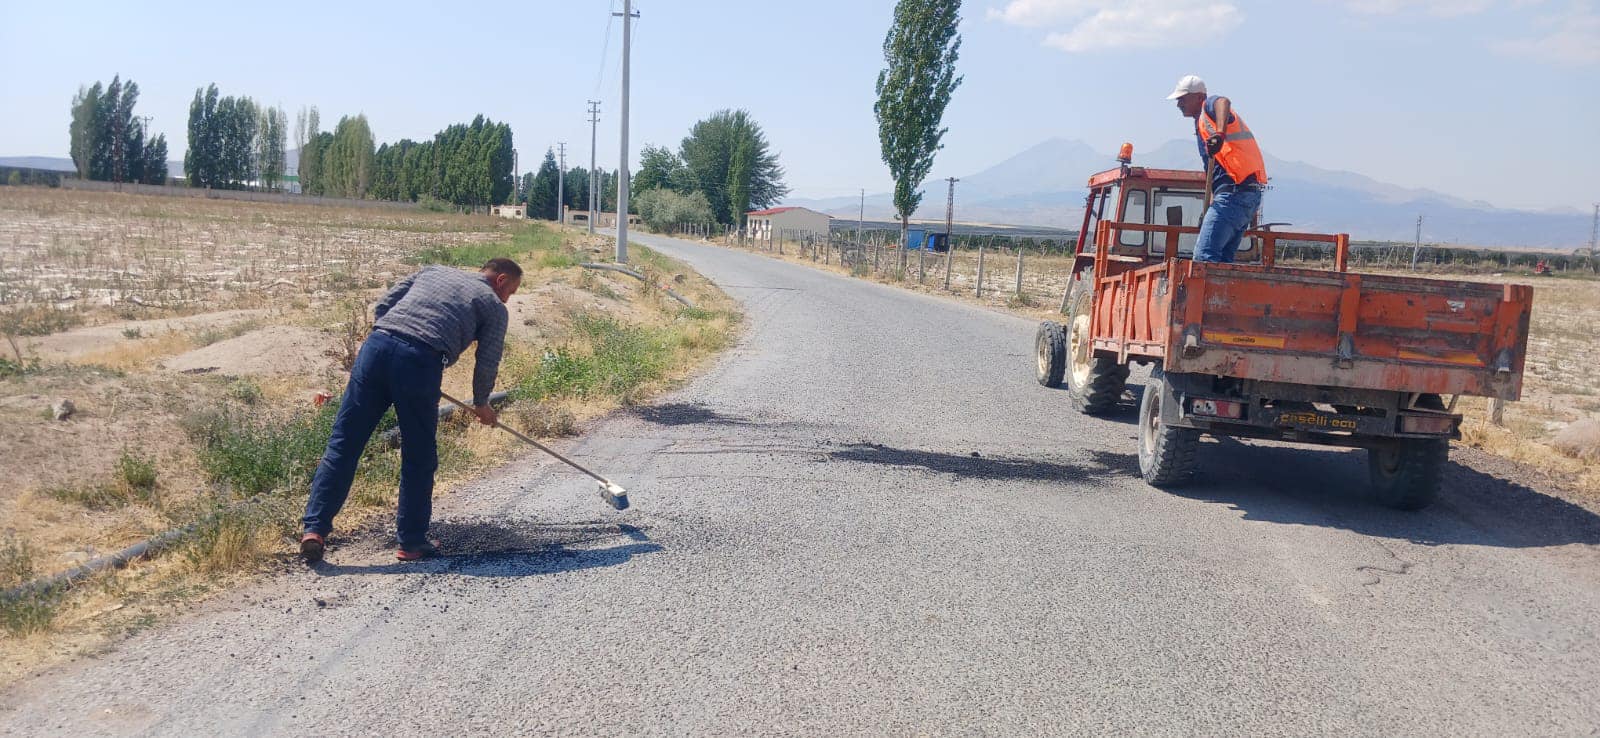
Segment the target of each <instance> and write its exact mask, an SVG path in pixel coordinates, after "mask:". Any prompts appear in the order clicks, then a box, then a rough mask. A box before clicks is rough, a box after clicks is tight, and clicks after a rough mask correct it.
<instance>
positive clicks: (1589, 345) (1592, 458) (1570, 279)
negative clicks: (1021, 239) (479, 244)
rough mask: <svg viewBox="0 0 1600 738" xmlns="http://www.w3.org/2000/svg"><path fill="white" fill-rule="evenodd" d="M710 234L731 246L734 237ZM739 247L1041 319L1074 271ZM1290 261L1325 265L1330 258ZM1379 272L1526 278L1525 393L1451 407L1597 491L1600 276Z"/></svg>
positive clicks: (1507, 452) (1005, 258)
mask: <svg viewBox="0 0 1600 738" xmlns="http://www.w3.org/2000/svg"><path fill="white" fill-rule="evenodd" d="M715 242H716V243H719V244H720V245H724V246H730V247H738V242H737V241H736V240H729V239H717V240H716V241H715ZM745 248H748V249H749V250H752V251H758V252H760V253H764V254H766V255H768V256H772V257H775V258H782V259H786V260H790V261H798V262H804V263H807V264H811V265H814V266H816V267H818V268H823V269H829V270H832V271H835V272H838V273H841V274H853V275H855V276H857V277H862V278H865V279H873V280H876V281H879V282H883V283H886V284H893V285H896V286H899V287H903V288H907V289H916V290H921V291H924V292H930V293H937V294H948V295H952V296H955V297H958V298H960V299H962V300H966V301H973V302H979V303H981V304H984V305H987V306H989V307H991V308H994V309H999V310H1007V311H1010V312H1014V313H1017V314H1020V315H1025V316H1027V317H1030V318H1038V319H1041V320H1045V319H1053V318H1056V317H1058V313H1057V310H1058V308H1059V306H1060V304H1061V299H1062V296H1063V294H1064V293H1065V291H1066V287H1067V281H1068V279H1069V278H1070V276H1071V273H1072V259H1070V258H1068V257H1065V256H1041V255H1039V254H1038V253H1036V252H1028V253H1024V254H1023V255H1022V280H1021V284H1022V288H1021V290H1020V291H1018V290H1017V263H1018V255H1017V250H1016V249H1014V248H1009V247H1007V246H1003V245H1002V246H999V247H997V248H994V249H987V248H986V249H985V251H984V255H983V267H984V268H983V272H982V273H983V279H982V285H983V294H982V297H981V298H980V297H979V296H978V294H977V289H976V288H977V286H978V284H979V279H978V274H979V269H978V262H979V257H978V254H977V253H976V252H975V251H966V250H958V251H956V252H955V253H954V254H953V255H952V258H951V260H950V261H951V264H950V289H949V290H948V291H947V290H945V289H944V274H945V263H944V254H932V253H930V254H926V255H925V256H924V257H923V258H924V259H925V261H923V262H922V263H921V264H920V267H919V261H918V258H919V254H918V253H917V252H911V253H909V254H907V255H906V256H907V258H906V265H905V268H904V270H903V271H902V270H900V269H899V268H898V264H899V262H898V261H897V260H898V259H899V257H900V255H901V254H900V252H899V251H898V250H882V251H880V252H878V254H877V255H876V256H877V269H876V270H873V269H872V268H871V267H870V265H871V264H872V262H873V257H874V255H873V253H872V252H871V251H870V250H868V251H867V252H865V254H864V255H863V257H862V260H861V262H860V263H861V266H856V267H855V268H853V269H849V268H846V267H844V266H842V265H840V264H839V260H838V252H837V251H832V252H828V253H826V254H825V253H824V249H821V248H815V249H812V248H807V246H806V245H805V244H802V243H795V242H792V241H791V242H788V243H785V244H781V245H779V244H773V245H772V246H771V247H770V248H768V247H767V245H766V244H754V243H751V244H747V245H746V246H745ZM780 249H781V253H780ZM1293 266H1304V267H1307V268H1331V264H1324V265H1321V266H1320V267H1318V265H1314V264H1298V263H1296V264H1294V265H1293ZM1354 271H1362V270H1361V269H1354ZM1381 271H1382V272H1383V273H1391V274H1407V275H1416V276H1424V277H1426V276H1437V277H1440V278H1444V279H1464V280H1469V281H1478V282H1490V283H1512V284H1528V285H1533V287H1534V308H1533V320H1532V325H1531V326H1530V335H1529V341H1528V360H1527V366H1526V373H1525V376H1524V383H1523V396H1522V400H1521V401H1520V402H1514V403H1510V404H1508V405H1507V406H1506V408H1505V412H1504V417H1503V425H1498V426H1497V425H1495V424H1493V423H1491V422H1490V414H1491V413H1490V410H1491V408H1490V404H1489V402H1488V400H1486V399H1482V398H1463V399H1462V401H1461V405H1460V406H1458V410H1460V411H1462V412H1463V413H1464V414H1465V416H1466V422H1465V423H1464V425H1463V436H1464V437H1463V442H1464V443H1466V444H1468V445H1471V446H1474V447H1477V448H1481V449H1484V450H1486V451H1489V452H1491V453H1495V454H1497V455H1500V456H1503V457H1506V458H1508V459H1511V460H1514V461H1518V462H1522V463H1524V464H1525V465H1526V466H1527V467H1530V468H1531V470H1532V471H1533V472H1534V473H1539V474H1545V475H1550V476H1552V477H1554V478H1557V479H1558V480H1560V481H1562V482H1564V483H1567V484H1569V485H1571V486H1573V487H1575V488H1578V489H1582V490H1585V491H1586V492H1587V493H1589V494H1594V495H1600V333H1597V331H1600V328H1597V326H1600V280H1597V279H1585V278H1582V276H1581V275H1578V274H1574V275H1571V276H1564V277H1559V278H1558V277H1536V276H1534V275H1532V274H1531V273H1527V272H1522V273H1517V272H1492V271H1488V270H1485V269H1466V268H1461V269H1454V270H1442V269H1438V268H1433V269H1430V268H1428V266H1427V265H1425V266H1424V267H1423V269H1422V270H1420V271H1418V272H1409V271H1391V270H1381ZM919 277H920V278H919ZM1025 348H1029V349H1031V347H1025Z"/></svg>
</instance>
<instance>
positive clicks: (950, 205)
mask: <svg viewBox="0 0 1600 738" xmlns="http://www.w3.org/2000/svg"><path fill="white" fill-rule="evenodd" d="M945 181H946V182H949V183H950V197H949V199H947V200H945V203H944V288H945V289H950V260H951V259H952V258H954V256H955V253H956V237H955V234H953V233H951V232H950V230H951V228H953V227H954V226H955V218H956V183H957V182H960V181H961V180H959V179H956V178H955V177H948V178H946V179H945Z"/></svg>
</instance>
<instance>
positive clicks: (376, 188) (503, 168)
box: [301, 115, 516, 208]
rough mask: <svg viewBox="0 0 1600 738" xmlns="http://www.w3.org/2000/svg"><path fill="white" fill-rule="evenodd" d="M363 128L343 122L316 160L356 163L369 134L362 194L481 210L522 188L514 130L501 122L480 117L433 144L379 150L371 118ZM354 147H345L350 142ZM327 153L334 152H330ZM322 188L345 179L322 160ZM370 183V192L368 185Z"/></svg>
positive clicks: (405, 142) (404, 144)
mask: <svg viewBox="0 0 1600 738" xmlns="http://www.w3.org/2000/svg"><path fill="white" fill-rule="evenodd" d="M358 119H359V121H360V126H359V129H356V128H355V127H354V125H353V124H352V126H351V127H350V128H347V127H346V125H345V121H340V123H339V128H338V129H335V131H334V133H333V135H332V136H331V137H330V138H329V139H327V144H326V147H325V148H324V147H322V146H318V147H317V148H318V150H317V151H314V152H313V154H314V156H313V159H314V160H315V159H316V158H317V157H318V156H319V155H320V156H321V157H323V158H324V159H326V158H328V157H332V158H333V159H335V160H340V161H354V159H352V154H353V153H354V151H355V149H354V148H351V147H355V146H357V145H358V143H359V141H358V139H359V137H360V136H361V135H365V141H366V146H367V149H366V150H367V152H368V156H369V157H370V159H371V161H370V165H369V166H367V167H366V168H364V169H361V170H360V171H365V172H370V174H367V175H361V177H362V179H361V182H362V183H363V185H362V187H363V189H362V191H363V192H367V194H368V195H369V196H371V197H372V198H374V199H379V200H403V201H416V200H418V199H420V198H422V197H424V196H427V197H432V198H436V199H439V200H443V201H444V202H448V203H450V204H452V205H455V206H456V207H460V208H477V207H484V206H488V205H498V204H503V203H507V202H511V201H512V199H513V193H514V191H515V189H516V178H515V174H514V173H513V172H512V171H511V170H512V168H513V167H514V166H515V156H516V155H515V152H514V151H513V150H512V138H511V126H509V125H506V124H505V123H496V122H494V121H492V120H489V119H488V118H485V117H483V116H482V115H479V116H477V117H475V118H473V119H472V122H471V123H470V124H456V125H453V126H450V127H448V128H446V129H444V130H442V131H440V132H439V133H437V134H435V135H434V137H433V140H432V141H422V142H417V141H412V140H410V139H402V140H400V141H399V142H397V143H394V144H384V145H383V146H380V147H379V148H378V149H377V151H376V152H373V151H372V149H371V146H372V134H371V132H370V131H368V130H367V128H366V119H365V118H360V117H359V116H358ZM347 140H348V142H349V143H348V144H341V142H342V141H347ZM324 151H326V152H328V153H326V154H324V153H323V152H324ZM305 162H306V156H305V154H304V153H302V155H301V176H302V181H304V180H303V178H304V177H305V175H306V169H305ZM321 169H322V171H321V172H319V180H318V182H317V184H323V182H324V181H326V182H332V181H334V179H329V177H334V178H337V177H339V176H344V175H335V174H334V165H333V164H331V163H330V162H329V161H323V162H321ZM367 183H370V185H371V189H370V192H368V191H367V190H366V184H367Z"/></svg>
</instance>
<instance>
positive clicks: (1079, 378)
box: [1067, 282, 1128, 415]
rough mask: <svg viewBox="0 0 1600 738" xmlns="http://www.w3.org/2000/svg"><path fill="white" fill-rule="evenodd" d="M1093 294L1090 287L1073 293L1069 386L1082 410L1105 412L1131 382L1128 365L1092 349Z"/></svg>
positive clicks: (1068, 354) (1091, 413)
mask: <svg viewBox="0 0 1600 738" xmlns="http://www.w3.org/2000/svg"><path fill="white" fill-rule="evenodd" d="M1091 283H1092V282H1091ZM1093 296H1094V293H1093V290H1090V289H1079V290H1075V291H1074V293H1073V295H1072V310H1071V311H1070V312H1069V313H1068V315H1070V316H1071V320H1072V323H1071V324H1070V325H1069V326H1068V327H1067V362H1068V363H1067V390H1068V391H1069V392H1070V393H1071V395H1072V405H1073V407H1076V408H1078V411H1079V412H1081V413H1083V414H1085V415H1104V414H1106V413H1107V412H1110V411H1111V409H1112V408H1113V407H1115V406H1116V404H1117V401H1118V400H1120V399H1122V391H1123V390H1124V389H1125V388H1126V387H1127V384H1128V366H1127V365H1126V364H1119V363H1117V360H1116V359H1113V358H1110V357H1106V356H1095V355H1094V352H1093V351H1092V350H1091V349H1090V342H1089V316H1090V314H1091V312H1092V309H1093V305H1094V303H1093Z"/></svg>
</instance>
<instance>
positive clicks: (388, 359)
mask: <svg viewBox="0 0 1600 738" xmlns="http://www.w3.org/2000/svg"><path fill="white" fill-rule="evenodd" d="M443 377H444V355H443V354H440V353H439V352H438V351H435V350H433V349H431V348H428V347H427V346H426V345H424V344H422V343H420V342H411V341H410V340H409V339H407V340H401V339H399V338H396V337H395V336H392V335H390V334H388V333H385V332H383V331H373V332H372V335H370V336H368V337H367V340H366V342H365V343H363V344H361V352H360V353H358V354H356V363H355V366H353V367H351V369H350V384H348V385H346V386H345V388H344V399H343V400H341V401H340V402H339V414H338V415H337V416H336V417H335V418H334V421H333V435H332V436H330V437H329V438H328V448H327V450H325V451H324V452H323V454H322V462H321V463H319V464H318V465H317V473H316V475H315V476H313V477H312V478H311V496H310V499H308V500H306V515H305V518H304V520H303V522H304V530H305V531H306V532H307V533H319V534H322V535H327V534H328V533H329V532H330V531H332V530H333V517H334V516H335V515H338V514H339V510H340V509H341V508H343V507H344V502H345V499H346V498H347V497H349V496H350V483H351V482H352V481H354V480H355V476H356V462H358V461H360V460H361V452H362V450H364V449H365V448H366V447H367V441H368V439H370V438H372V431H373V430H374V429H376V428H377V427H378V421H379V420H381V419H382V418H383V414H384V413H385V412H387V411H388V410H389V407H390V406H391V405H392V406H394V411H395V416H396V417H397V418H398V419H399V421H400V503H399V509H398V511H397V512H396V514H395V530H396V532H397V537H398V538H399V539H400V543H401V544H405V545H411V544H418V543H422V542H423V541H426V540H427V533H428V523H429V522H430V520H431V519H432V517H433V473H434V471H436V470H437V469H438V468H439V446H438V439H437V438H436V437H435V434H436V433H437V432H438V428H439V383H440V381H441V380H442V379H443Z"/></svg>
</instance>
